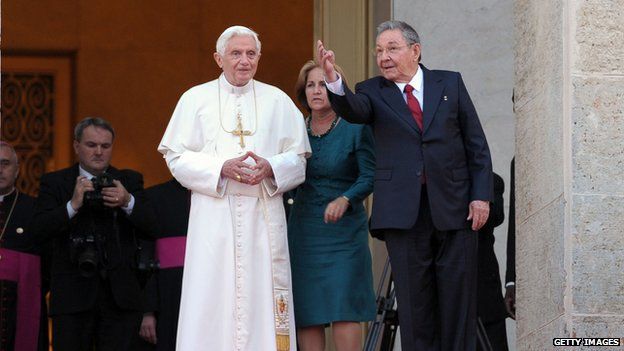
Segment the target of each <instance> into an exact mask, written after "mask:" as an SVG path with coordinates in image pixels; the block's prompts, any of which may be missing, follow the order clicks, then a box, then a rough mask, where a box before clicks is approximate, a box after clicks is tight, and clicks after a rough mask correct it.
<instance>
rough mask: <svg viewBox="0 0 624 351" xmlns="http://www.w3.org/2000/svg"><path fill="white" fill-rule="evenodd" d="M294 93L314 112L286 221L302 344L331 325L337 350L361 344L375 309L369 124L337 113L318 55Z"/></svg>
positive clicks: (308, 350) (310, 350) (313, 342)
mask: <svg viewBox="0 0 624 351" xmlns="http://www.w3.org/2000/svg"><path fill="white" fill-rule="evenodd" d="M341 76H342V77H344V74H342V73H341ZM296 95H297V99H298V100H299V102H300V103H301V104H302V105H303V106H304V107H305V108H306V109H307V110H308V111H309V112H310V115H309V116H308V118H307V120H306V124H307V126H308V137H309V139H310V145H311V146H312V156H311V157H310V158H309V159H308V162H307V169H306V181H305V183H303V184H302V185H301V186H300V187H299V188H298V189H297V190H296V194H295V198H294V203H293V205H292V206H291V210H290V216H289V221H288V243H289V247H290V262H291V267H292V277H293V295H294V297H293V298H294V307H295V322H296V325H297V336H298V342H299V346H300V347H301V350H302V351H316V350H319V351H322V350H324V349H325V327H326V326H329V325H331V327H332V334H333V341H334V344H335V346H336V349H337V350H354V351H355V350H361V349H362V345H361V339H362V333H361V330H362V328H361V325H360V323H361V322H364V321H370V320H372V319H374V318H375V313H376V306H375V296H374V292H373V274H372V269H371V255H370V250H369V247H368V218H367V213H366V210H365V208H364V205H363V201H364V199H366V197H367V196H368V195H370V193H371V192H372V190H373V176H374V170H375V159H374V155H373V135H372V131H371V129H370V127H368V126H364V125H356V124H350V123H349V122H347V121H345V120H342V119H341V118H340V117H339V116H337V115H336V113H335V112H334V111H333V110H332V109H331V106H330V103H329V100H328V97H327V91H326V88H325V81H324V79H323V73H322V71H321V69H320V68H319V67H318V65H316V64H315V63H314V62H313V61H309V62H308V63H306V64H305V65H304V66H303V68H302V69H301V72H300V73H299V79H298V81H297V85H296Z"/></svg>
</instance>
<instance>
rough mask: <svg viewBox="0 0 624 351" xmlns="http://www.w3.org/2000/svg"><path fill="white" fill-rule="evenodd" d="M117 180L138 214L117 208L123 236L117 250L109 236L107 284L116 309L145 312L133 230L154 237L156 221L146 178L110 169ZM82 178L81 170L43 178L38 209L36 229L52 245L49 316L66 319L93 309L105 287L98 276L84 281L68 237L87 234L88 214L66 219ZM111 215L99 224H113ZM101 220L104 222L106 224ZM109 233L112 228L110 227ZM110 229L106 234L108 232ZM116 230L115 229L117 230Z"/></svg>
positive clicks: (101, 215) (75, 167)
mask: <svg viewBox="0 0 624 351" xmlns="http://www.w3.org/2000/svg"><path fill="white" fill-rule="evenodd" d="M107 172H108V173H110V174H111V175H112V176H113V178H114V179H117V180H119V181H121V183H122V184H123V185H124V187H125V188H126V189H127V190H128V192H130V193H131V194H132V195H133V196H134V198H135V204H134V209H133V211H132V214H131V215H130V216H127V215H126V213H125V212H123V210H121V209H116V210H114V212H116V215H115V216H116V223H117V224H116V225H117V228H118V232H119V245H117V239H116V238H115V235H113V233H112V231H109V232H108V233H106V235H107V239H106V244H105V247H106V252H107V254H108V256H109V257H108V259H109V263H108V264H107V269H106V279H107V280H108V282H109V283H110V286H111V291H112V295H113V298H114V300H115V302H116V304H117V305H118V307H120V308H122V309H126V310H141V309H142V304H141V290H140V287H139V282H138V279H137V274H136V267H135V266H136V262H135V259H136V257H135V255H136V246H137V245H136V238H135V229H137V228H140V229H143V231H145V232H150V230H152V226H153V224H152V223H153V216H152V215H151V212H150V211H148V210H147V209H148V206H147V203H146V200H145V197H144V195H143V191H142V190H143V177H142V175H141V174H140V173H137V172H135V171H131V170H118V169H116V168H114V167H109V169H108V170H107ZM78 175H79V171H78V165H77V164H76V165H74V166H72V167H69V168H66V169H62V170H60V171H56V172H52V173H47V174H44V175H43V177H41V187H40V190H39V198H38V199H37V203H36V206H35V218H34V224H33V226H34V229H35V231H36V232H37V233H38V234H39V235H40V236H42V237H43V238H45V239H46V240H51V242H52V258H51V259H52V267H51V299H50V314H51V315H56V314H68V313H75V312H81V311H85V310H89V309H91V308H93V307H94V304H95V302H96V298H97V293H98V290H99V288H100V284H102V280H101V279H100V276H99V275H98V274H96V275H95V276H93V277H90V278H85V277H82V276H81V274H80V271H79V270H78V267H77V264H76V262H74V261H72V260H71V259H70V245H69V237H70V232H76V231H81V230H89V228H90V226H91V225H90V223H91V222H90V220H91V217H90V216H89V211H88V210H86V209H85V207H84V206H83V207H82V208H81V209H80V210H79V212H78V214H76V216H74V217H73V218H72V219H71V220H70V218H69V215H68V214H67V207H66V206H67V202H68V201H69V200H70V199H71V197H72V194H73V192H74V186H75V184H76V178H77V177H78ZM112 212H113V211H109V212H108V213H106V214H97V215H95V216H94V217H95V218H97V219H98V220H102V219H103V218H108V219H111V220H110V221H108V220H106V221H108V223H112V221H113V219H112V218H114V217H113V214H112ZM106 221H103V222H106ZM107 228H108V227H107ZM107 230H108V229H107ZM113 231H114V229H113Z"/></svg>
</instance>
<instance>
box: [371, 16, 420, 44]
mask: <svg viewBox="0 0 624 351" xmlns="http://www.w3.org/2000/svg"><path fill="white" fill-rule="evenodd" d="M393 29H398V30H400V31H401V34H402V35H403V38H404V39H405V41H406V42H407V44H408V45H412V44H420V37H419V36H418V33H417V32H416V30H414V28H412V26H410V25H409V24H407V23H405V22H403V21H385V22H383V23H382V24H380V25H379V26H377V36H379V34H381V33H383V32H385V31H387V30H393Z"/></svg>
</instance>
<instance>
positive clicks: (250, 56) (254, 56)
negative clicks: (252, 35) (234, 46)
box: [226, 50, 258, 61]
mask: <svg viewBox="0 0 624 351" xmlns="http://www.w3.org/2000/svg"><path fill="white" fill-rule="evenodd" d="M226 55H227V56H229V57H230V58H231V59H233V60H240V59H241V58H243V55H245V56H247V59H248V60H250V61H254V60H255V59H257V58H258V53H257V52H255V51H248V52H246V53H244V52H242V51H236V50H235V51H232V52H229V53H227V54H226Z"/></svg>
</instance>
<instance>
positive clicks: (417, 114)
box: [404, 84, 423, 133]
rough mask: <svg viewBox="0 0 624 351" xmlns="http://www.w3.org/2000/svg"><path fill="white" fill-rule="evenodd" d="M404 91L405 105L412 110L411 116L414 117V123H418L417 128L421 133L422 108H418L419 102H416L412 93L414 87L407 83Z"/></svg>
mask: <svg viewBox="0 0 624 351" xmlns="http://www.w3.org/2000/svg"><path fill="white" fill-rule="evenodd" d="M404 91H405V94H407V107H408V108H409V110H410V111H411V112H412V117H414V120H415V121H416V124H418V128H420V132H421V133H422V131H423V113H422V109H421V108H420V104H419V103H418V99H416V97H415V96H414V94H412V92H413V91H414V87H413V86H411V85H409V84H407V85H406V86H405V89H404Z"/></svg>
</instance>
